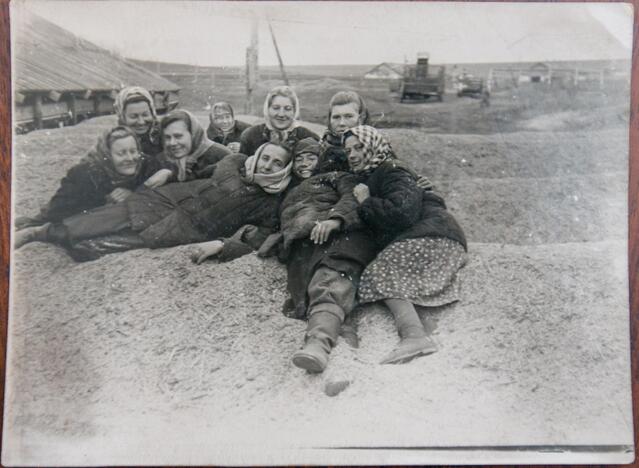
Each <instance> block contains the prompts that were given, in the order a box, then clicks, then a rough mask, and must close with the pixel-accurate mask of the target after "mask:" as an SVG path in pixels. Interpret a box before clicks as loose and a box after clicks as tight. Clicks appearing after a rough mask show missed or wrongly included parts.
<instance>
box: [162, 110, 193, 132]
mask: <svg viewBox="0 0 639 468" xmlns="http://www.w3.org/2000/svg"><path fill="white" fill-rule="evenodd" d="M174 122H184V125H186V129H187V130H188V131H189V133H190V134H193V129H192V128H191V119H190V118H189V115H188V114H187V113H186V112H184V111H181V110H176V111H173V112H170V113H169V114H167V115H166V116H165V117H164V118H163V119H162V122H161V123H160V130H161V131H164V130H165V129H166V127H168V126H169V125H171V124H172V123H174Z"/></svg>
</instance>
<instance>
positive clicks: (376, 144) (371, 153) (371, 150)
mask: <svg viewBox="0 0 639 468" xmlns="http://www.w3.org/2000/svg"><path fill="white" fill-rule="evenodd" d="M349 136H355V137H357V139H358V140H359V141H360V143H361V144H362V145H363V146H364V167H363V168H361V169H358V170H357V172H358V173H362V172H367V171H371V170H373V169H376V168H377V167H379V165H380V164H382V163H383V162H384V161H386V160H388V159H392V158H394V157H395V156H394V154H393V149H392V148H391V145H390V143H389V142H388V140H386V138H384V137H383V136H382V134H381V133H379V131H377V129H375V128H373V127H370V126H368V125H358V126H357V127H353V128H351V129H349V130H346V131H345V132H344V137H343V141H344V142H345V141H346V139H347V138H348V137H349Z"/></svg>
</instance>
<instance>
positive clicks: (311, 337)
mask: <svg viewBox="0 0 639 468" xmlns="http://www.w3.org/2000/svg"><path fill="white" fill-rule="evenodd" d="M341 325H342V319H341V318H340V317H338V316H337V315H335V314H332V313H330V312H315V313H314V314H313V315H311V316H310V317H309V319H308V326H307V327H306V337H305V343H304V347H303V348H302V349H300V350H299V351H297V352H295V353H294V354H293V364H294V365H295V366H297V367H299V368H300V369H305V370H307V371H308V372H312V373H319V372H323V371H324V369H326V365H327V364H328V355H329V354H330V352H331V349H332V348H333V346H335V344H336V343H337V335H338V334H339V330H340V326H341Z"/></svg>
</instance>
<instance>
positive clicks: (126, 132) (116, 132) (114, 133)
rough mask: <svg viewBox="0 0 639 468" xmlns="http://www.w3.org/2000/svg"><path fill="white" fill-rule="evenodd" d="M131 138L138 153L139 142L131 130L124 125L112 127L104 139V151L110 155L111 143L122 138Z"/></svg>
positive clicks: (139, 148)
mask: <svg viewBox="0 0 639 468" xmlns="http://www.w3.org/2000/svg"><path fill="white" fill-rule="evenodd" d="M128 137H133V139H134V140H135V145H136V146H137V147H138V151H140V150H141V149H142V148H141V147H140V140H139V139H138V136H137V135H136V134H135V132H134V131H133V130H131V129H130V128H129V127H125V126H124V125H120V126H118V127H114V128H113V129H112V130H111V131H110V132H109V133H108V134H107V135H106V138H105V139H104V144H105V145H106V149H107V151H108V152H109V153H111V147H112V146H113V143H114V142H115V141H117V140H122V139H123V138H128Z"/></svg>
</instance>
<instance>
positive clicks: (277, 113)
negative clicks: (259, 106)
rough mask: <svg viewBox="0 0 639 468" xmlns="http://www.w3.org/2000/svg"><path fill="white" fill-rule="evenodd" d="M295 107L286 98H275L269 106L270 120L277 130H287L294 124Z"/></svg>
mask: <svg viewBox="0 0 639 468" xmlns="http://www.w3.org/2000/svg"><path fill="white" fill-rule="evenodd" d="M294 117H295V106H294V105H293V102H292V101H291V99H290V98H287V97H286V96H275V97H274V98H273V99H272V100H271V105H270V106H268V119H269V121H270V122H271V125H272V126H273V128H275V129H276V130H286V129H287V128H289V127H290V126H291V125H292V124H293V118H294Z"/></svg>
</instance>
